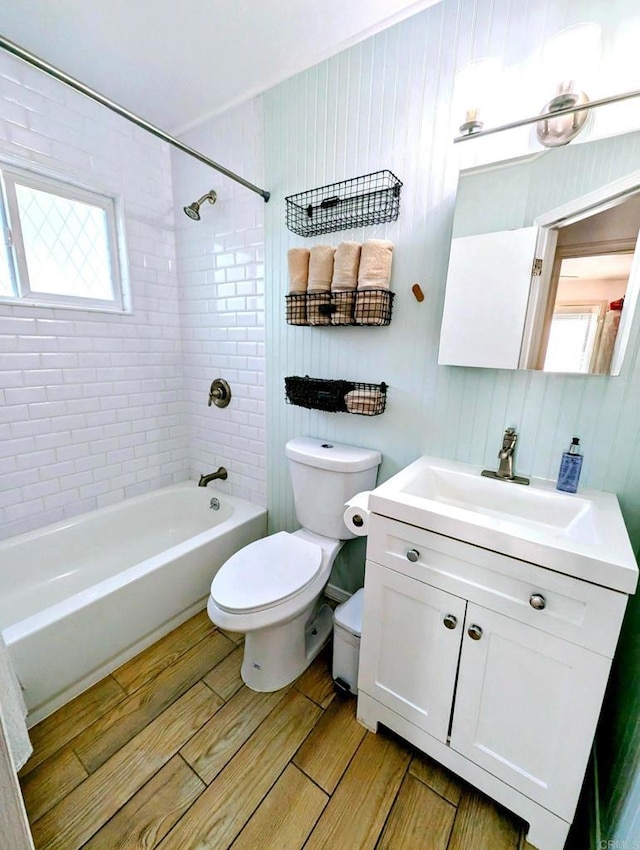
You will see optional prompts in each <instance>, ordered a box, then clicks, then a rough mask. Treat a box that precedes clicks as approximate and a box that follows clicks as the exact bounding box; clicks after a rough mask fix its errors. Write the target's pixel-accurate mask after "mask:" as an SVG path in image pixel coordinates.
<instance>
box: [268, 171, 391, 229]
mask: <svg viewBox="0 0 640 850" xmlns="http://www.w3.org/2000/svg"><path fill="white" fill-rule="evenodd" d="M401 187H402V182H401V181H400V180H399V179H398V178H397V177H396V176H395V174H393V173H392V172H391V171H388V170H387V169H385V170H384V171H375V172H373V173H372V174H365V175H363V176H361V177H353V178H352V179H351V180H342V181H340V182H339V183H330V184H329V185H328V186H321V187H320V188H319V189H309V190H308V191H306V192H298V194H297V195H288V196H287V197H286V198H285V201H286V204H287V227H288V228H289V230H292V231H293V232H294V233H297V234H298V235H299V236H318V235H319V234H320V233H332V232H333V231H335V230H348V229H349V228H351V227H364V226H365V225H368V224H380V223H382V222H385V221H395V220H396V219H397V218H398V213H399V212H400V189H401Z"/></svg>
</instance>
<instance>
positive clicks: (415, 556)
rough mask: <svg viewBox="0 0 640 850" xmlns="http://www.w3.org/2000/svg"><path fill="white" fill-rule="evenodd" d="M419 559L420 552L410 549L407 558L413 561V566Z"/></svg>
mask: <svg viewBox="0 0 640 850" xmlns="http://www.w3.org/2000/svg"><path fill="white" fill-rule="evenodd" d="M419 557H420V552H418V550H417V549H409V551H408V552H407V558H408V559H409V560H410V561H411V563H412V564H415V562H416V561H417V560H418V558H419Z"/></svg>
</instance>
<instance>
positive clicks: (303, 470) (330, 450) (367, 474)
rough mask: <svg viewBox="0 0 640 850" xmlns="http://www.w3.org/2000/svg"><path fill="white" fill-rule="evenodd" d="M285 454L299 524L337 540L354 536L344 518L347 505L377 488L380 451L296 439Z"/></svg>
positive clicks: (289, 444) (287, 446)
mask: <svg viewBox="0 0 640 850" xmlns="http://www.w3.org/2000/svg"><path fill="white" fill-rule="evenodd" d="M285 454H286V456H287V458H288V460H289V471H290V473H291V484H292V486H293V498H294V501H295V506H296V516H297V517H298V522H299V523H300V525H301V526H302V527H303V528H307V529H308V530H309V531H313V532H314V533H315V534H321V535H322V536H323V537H330V538H332V539H334V540H350V539H351V538H352V537H355V534H352V533H351V531H349V529H348V528H347V527H346V525H345V524H344V521H343V519H342V517H343V514H344V503H345V502H346V501H347V500H348V499H350V498H351V497H352V496H355V494H356V493H359V492H360V491H361V490H371V489H372V488H373V487H375V484H376V475H377V474H378V466H379V465H380V461H381V460H382V455H381V454H380V452H377V451H375V450H374V449H360V448H357V447H355V446H345V445H341V444H340V443H334V442H332V441H331V440H316V439H313V438H312V437H295V438H294V439H293V440H289V442H288V443H287V444H286V446H285Z"/></svg>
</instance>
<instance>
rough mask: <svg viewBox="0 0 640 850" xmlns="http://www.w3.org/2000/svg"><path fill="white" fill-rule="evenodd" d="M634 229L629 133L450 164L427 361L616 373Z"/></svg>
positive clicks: (630, 290) (636, 148) (636, 198)
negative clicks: (451, 205) (440, 289)
mask: <svg viewBox="0 0 640 850" xmlns="http://www.w3.org/2000/svg"><path fill="white" fill-rule="evenodd" d="M469 144H473V142H469ZM639 232H640V132H632V133H625V134H624V135H619V136H614V137H611V138H607V139H598V140H594V141H588V142H585V143H582V144H577V143H574V144H572V145H569V146H566V147H561V148H553V149H545V150H542V151H539V152H536V153H533V154H531V155H529V156H525V157H520V158H517V159H512V160H508V161H504V162H499V163H494V164H491V165H489V166H482V167H476V168H470V169H466V170H464V171H461V172H460V175H459V182H458V191H457V195H456V205H455V214H454V224H453V236H452V242H451V250H450V256H449V269H448V274H447V284H446V291H445V305H444V313H443V319H442V328H441V336H440V351H439V356H438V362H439V363H440V364H443V365H453V366H479V367H485V368H494V369H539V370H544V371H546V372H560V373H578V374H591V375H618V374H620V369H621V366H622V362H623V358H624V353H625V349H626V348H627V345H628V342H629V338H630V333H631V328H632V324H633V318H634V313H635V310H636V305H637V301H638V294H639V290H640V257H639V255H640V251H638V234H639Z"/></svg>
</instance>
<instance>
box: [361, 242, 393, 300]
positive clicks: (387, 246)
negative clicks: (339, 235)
mask: <svg viewBox="0 0 640 850" xmlns="http://www.w3.org/2000/svg"><path fill="white" fill-rule="evenodd" d="M392 256H393V242H389V241H388V240H386V239H369V240H368V241H367V242H365V243H364V245H363V246H362V254H361V255H360V267H359V269H358V289H388V288H389V283H390V281H391V259H392Z"/></svg>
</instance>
